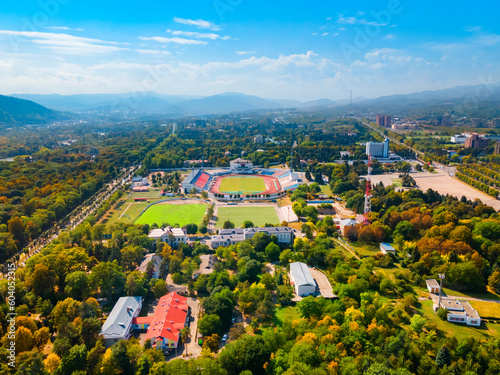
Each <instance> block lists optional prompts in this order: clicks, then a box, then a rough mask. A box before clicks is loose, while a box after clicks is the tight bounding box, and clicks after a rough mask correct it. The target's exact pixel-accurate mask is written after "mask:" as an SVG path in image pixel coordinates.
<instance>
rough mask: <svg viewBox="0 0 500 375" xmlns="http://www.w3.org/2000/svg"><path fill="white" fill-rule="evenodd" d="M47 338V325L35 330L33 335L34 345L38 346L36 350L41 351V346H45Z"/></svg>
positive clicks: (48, 333) (48, 335)
mask: <svg viewBox="0 0 500 375" xmlns="http://www.w3.org/2000/svg"><path fill="white" fill-rule="evenodd" d="M49 339H50V330H49V327H42V328H40V329H39V330H38V331H36V332H35V334H34V335H33V340H34V344H35V346H36V347H37V348H38V350H40V351H42V352H43V348H44V347H45V345H46V344H47V342H48V341H49Z"/></svg>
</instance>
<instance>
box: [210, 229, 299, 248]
mask: <svg viewBox="0 0 500 375" xmlns="http://www.w3.org/2000/svg"><path fill="white" fill-rule="evenodd" d="M257 233H267V234H268V235H270V236H272V235H275V236H276V237H277V238H278V242H279V243H282V244H287V245H288V244H291V243H292V242H293V239H294V237H295V235H294V232H293V229H292V228H290V227H264V228H234V229H222V230H221V231H220V232H219V234H218V235H216V236H212V248H217V247H219V246H230V245H234V244H236V243H238V242H242V241H245V240H249V239H251V238H252V237H253V236H254V235H255V234H257Z"/></svg>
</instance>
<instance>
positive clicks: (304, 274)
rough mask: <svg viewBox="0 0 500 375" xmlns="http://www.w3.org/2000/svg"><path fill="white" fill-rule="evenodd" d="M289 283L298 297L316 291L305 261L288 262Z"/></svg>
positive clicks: (314, 282)
mask: <svg viewBox="0 0 500 375" xmlns="http://www.w3.org/2000/svg"><path fill="white" fill-rule="evenodd" d="M290 283H291V284H292V285H293V287H294V288H295V293H296V294H297V295H298V296H300V297H304V296H309V295H314V294H315V293H316V289H317V286H316V281H315V280H314V278H313V277H312V275H311V271H309V267H307V264H305V263H301V262H295V263H290Z"/></svg>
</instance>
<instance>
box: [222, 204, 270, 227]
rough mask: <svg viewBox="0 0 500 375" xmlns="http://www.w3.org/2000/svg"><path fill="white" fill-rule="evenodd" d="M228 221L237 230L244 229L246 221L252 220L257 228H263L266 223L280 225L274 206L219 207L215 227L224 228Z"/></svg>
mask: <svg viewBox="0 0 500 375" xmlns="http://www.w3.org/2000/svg"><path fill="white" fill-rule="evenodd" d="M227 220H230V221H231V222H232V223H234V225H235V226H236V227H237V228H240V227H242V226H243V222H244V221H246V220H250V221H251V222H252V223H253V224H254V225H255V226H257V227H261V226H263V225H264V224H266V223H269V224H279V218H278V215H277V214H276V210H275V208H274V207H273V206H255V207H234V206H232V207H219V208H218V211H217V222H216V224H215V226H216V227H217V228H222V225H223V224H224V222H225V221H227Z"/></svg>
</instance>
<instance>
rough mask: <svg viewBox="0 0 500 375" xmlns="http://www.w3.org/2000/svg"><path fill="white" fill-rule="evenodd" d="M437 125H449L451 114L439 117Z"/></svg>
mask: <svg viewBox="0 0 500 375" xmlns="http://www.w3.org/2000/svg"><path fill="white" fill-rule="evenodd" d="M439 125H441V126H451V116H450V115H443V116H441V118H440V119H439Z"/></svg>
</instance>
